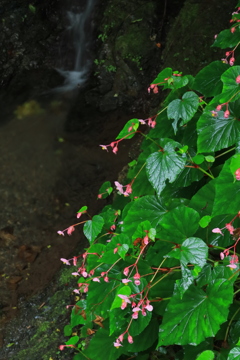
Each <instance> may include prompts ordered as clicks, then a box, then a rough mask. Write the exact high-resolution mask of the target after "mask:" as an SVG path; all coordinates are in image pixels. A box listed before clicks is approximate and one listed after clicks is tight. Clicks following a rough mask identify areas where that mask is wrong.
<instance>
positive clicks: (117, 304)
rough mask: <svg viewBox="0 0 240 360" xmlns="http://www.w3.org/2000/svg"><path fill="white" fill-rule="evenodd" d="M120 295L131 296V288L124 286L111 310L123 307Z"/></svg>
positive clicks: (120, 289)
mask: <svg viewBox="0 0 240 360" xmlns="http://www.w3.org/2000/svg"><path fill="white" fill-rule="evenodd" d="M118 295H126V296H129V295H131V288H130V287H129V286H127V285H124V286H122V287H120V288H119V289H118V291H117V293H116V296H115V298H114V301H113V303H112V305H111V308H110V310H113V309H115V308H120V307H121V305H122V302H123V300H122V299H121V298H120V297H119V296H118Z"/></svg>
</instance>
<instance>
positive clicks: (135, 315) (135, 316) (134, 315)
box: [132, 311, 138, 319]
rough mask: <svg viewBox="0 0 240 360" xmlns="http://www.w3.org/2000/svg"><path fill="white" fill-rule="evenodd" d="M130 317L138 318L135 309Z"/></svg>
mask: <svg viewBox="0 0 240 360" xmlns="http://www.w3.org/2000/svg"><path fill="white" fill-rule="evenodd" d="M132 318H133V319H137V318H138V311H135V312H134V313H133V314H132Z"/></svg>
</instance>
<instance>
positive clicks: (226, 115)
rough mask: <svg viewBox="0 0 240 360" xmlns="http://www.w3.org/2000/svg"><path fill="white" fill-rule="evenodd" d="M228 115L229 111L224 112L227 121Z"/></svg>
mask: <svg viewBox="0 0 240 360" xmlns="http://www.w3.org/2000/svg"><path fill="white" fill-rule="evenodd" d="M229 115H230V111H229V110H226V111H224V117H225V119H227V118H228V117H229Z"/></svg>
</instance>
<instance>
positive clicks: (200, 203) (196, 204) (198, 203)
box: [189, 180, 216, 215]
mask: <svg viewBox="0 0 240 360" xmlns="http://www.w3.org/2000/svg"><path fill="white" fill-rule="evenodd" d="M215 183H216V180H211V181H210V182H209V183H208V184H206V185H204V186H203V187H202V188H201V189H200V190H199V191H198V192H197V193H196V194H195V195H194V196H193V197H192V199H191V201H190V203H189V206H190V207H191V208H193V209H195V210H197V211H198V213H199V214H201V215H211V213H212V209H213V201H214V196H215Z"/></svg>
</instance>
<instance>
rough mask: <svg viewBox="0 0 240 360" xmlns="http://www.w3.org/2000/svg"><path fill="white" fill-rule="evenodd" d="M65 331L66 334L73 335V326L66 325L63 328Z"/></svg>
mask: <svg viewBox="0 0 240 360" xmlns="http://www.w3.org/2000/svg"><path fill="white" fill-rule="evenodd" d="M63 332H64V336H71V334H72V326H71V325H65V326H64V329H63Z"/></svg>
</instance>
